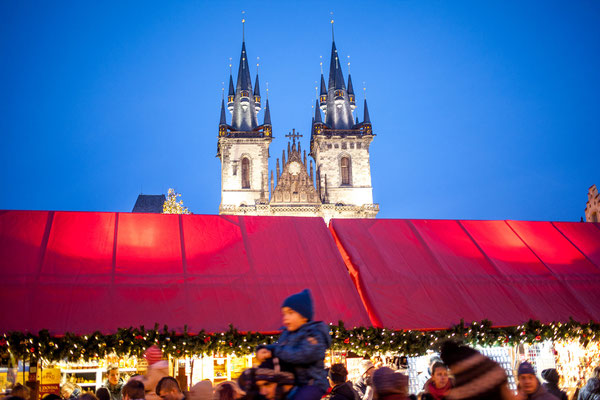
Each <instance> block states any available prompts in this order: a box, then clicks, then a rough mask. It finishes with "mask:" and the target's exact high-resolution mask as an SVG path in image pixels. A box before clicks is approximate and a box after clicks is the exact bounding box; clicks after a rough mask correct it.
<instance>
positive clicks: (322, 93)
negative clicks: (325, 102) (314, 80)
mask: <svg viewBox="0 0 600 400" xmlns="http://www.w3.org/2000/svg"><path fill="white" fill-rule="evenodd" d="M320 94H321V96H327V87H326V86H325V78H324V77H323V72H321V92H320Z"/></svg>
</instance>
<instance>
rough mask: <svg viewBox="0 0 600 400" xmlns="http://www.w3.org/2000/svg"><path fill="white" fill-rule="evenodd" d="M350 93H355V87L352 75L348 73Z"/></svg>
mask: <svg viewBox="0 0 600 400" xmlns="http://www.w3.org/2000/svg"><path fill="white" fill-rule="evenodd" d="M348 94H354V87H352V76H350V74H348Z"/></svg>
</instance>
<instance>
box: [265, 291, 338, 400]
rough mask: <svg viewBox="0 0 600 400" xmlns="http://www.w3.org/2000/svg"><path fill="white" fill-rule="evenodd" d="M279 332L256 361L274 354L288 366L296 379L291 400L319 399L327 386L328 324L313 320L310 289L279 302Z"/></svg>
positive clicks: (329, 341) (329, 340)
mask: <svg viewBox="0 0 600 400" xmlns="http://www.w3.org/2000/svg"><path fill="white" fill-rule="evenodd" d="M281 313H282V317H283V326H284V329H283V332H282V333H281V336H280V337H279V340H278V341H277V342H276V343H273V344H270V345H267V346H266V349H262V350H259V351H258V352H257V354H256V356H257V358H258V359H259V360H264V359H266V358H270V357H277V358H279V360H281V361H282V362H284V363H286V364H287V365H289V366H290V367H291V368H292V369H293V371H294V376H295V379H296V386H297V389H296V390H294V393H293V398H294V400H319V399H320V398H321V397H322V396H323V395H324V394H325V392H326V391H327V389H328V388H329V383H328V382H327V372H326V371H325V364H324V360H325V351H326V350H327V349H328V348H329V346H330V345H331V337H330V336H329V327H328V326H327V325H326V324H325V323H324V322H321V321H313V320H312V319H313V314H314V310H313V301H312V297H311V294H310V290H308V289H305V290H303V291H301V292H300V293H296V294H293V295H291V296H289V297H288V298H287V299H285V300H284V301H283V304H282V305H281Z"/></svg>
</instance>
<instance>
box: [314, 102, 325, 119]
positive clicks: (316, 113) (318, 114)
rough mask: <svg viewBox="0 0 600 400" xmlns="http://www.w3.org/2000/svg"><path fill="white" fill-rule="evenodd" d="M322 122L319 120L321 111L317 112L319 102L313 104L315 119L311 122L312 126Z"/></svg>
mask: <svg viewBox="0 0 600 400" xmlns="http://www.w3.org/2000/svg"><path fill="white" fill-rule="evenodd" d="M321 123H323V120H322V119H321V110H319V100H317V101H316V102H315V119H314V120H313V124H321Z"/></svg>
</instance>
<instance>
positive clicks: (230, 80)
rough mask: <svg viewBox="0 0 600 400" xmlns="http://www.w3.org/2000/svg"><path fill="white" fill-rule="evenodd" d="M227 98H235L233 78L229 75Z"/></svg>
mask: <svg viewBox="0 0 600 400" xmlns="http://www.w3.org/2000/svg"><path fill="white" fill-rule="evenodd" d="M229 96H235V86H233V76H232V75H231V73H230V74H229V94H228V95H227V97H229Z"/></svg>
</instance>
